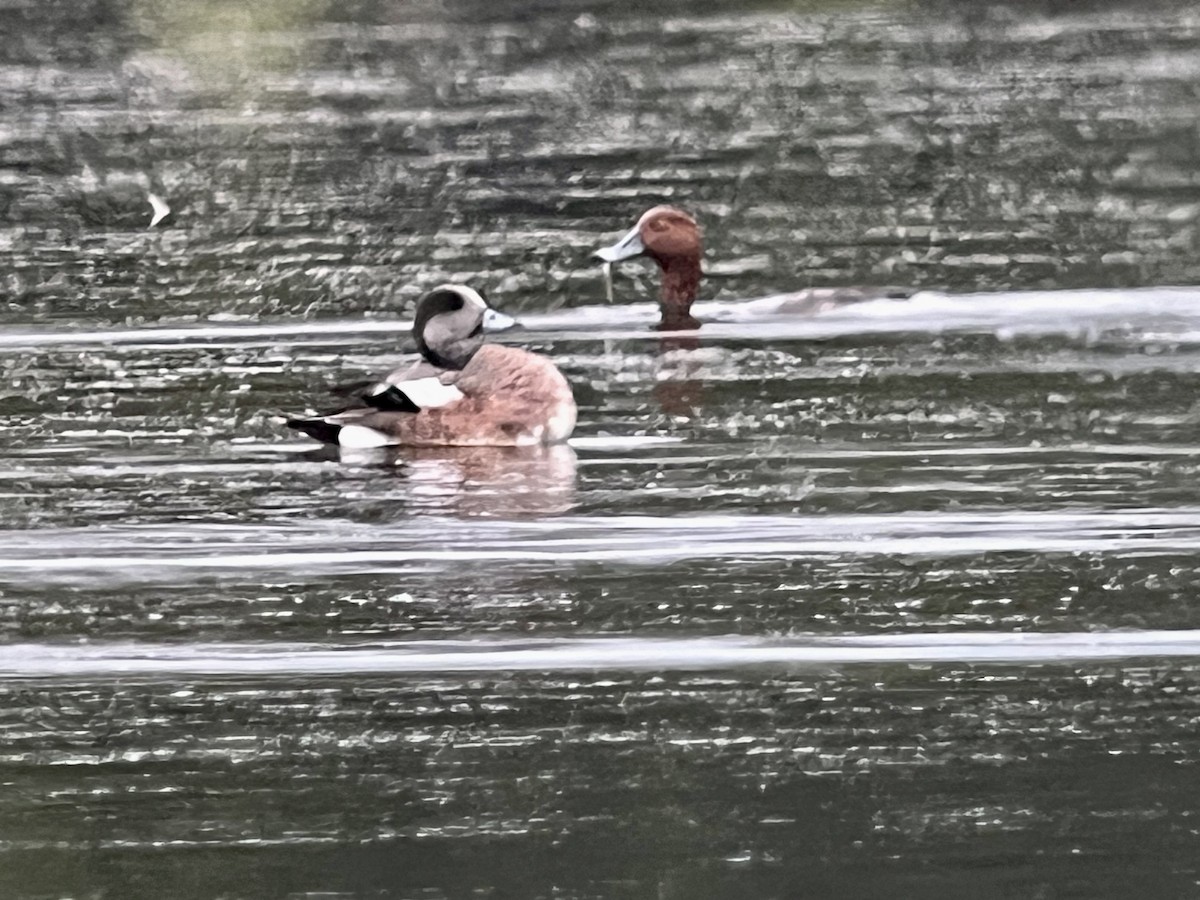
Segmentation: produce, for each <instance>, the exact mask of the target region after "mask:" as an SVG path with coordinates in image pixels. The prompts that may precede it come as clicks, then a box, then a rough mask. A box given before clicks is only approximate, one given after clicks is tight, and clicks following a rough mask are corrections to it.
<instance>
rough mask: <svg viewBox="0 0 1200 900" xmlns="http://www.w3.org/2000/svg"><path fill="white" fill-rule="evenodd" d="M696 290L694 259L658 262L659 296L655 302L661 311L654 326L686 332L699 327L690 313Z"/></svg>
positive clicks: (697, 278) (696, 264) (696, 263)
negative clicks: (660, 285)
mask: <svg viewBox="0 0 1200 900" xmlns="http://www.w3.org/2000/svg"><path fill="white" fill-rule="evenodd" d="M699 287H700V259H699V258H698V257H694V256H686V257H674V258H672V259H669V260H663V261H662V294H661V295H660V297H659V301H658V303H659V308H660V309H661V310H662V321H661V322H659V325H658V327H659V329H660V330H662V331H686V330H689V329H692V328H699V327H700V323H699V322H698V321H697V320H696V319H694V318H693V317H692V314H691V311H690V310H691V308H692V302H693V301H694V300H695V299H696V291H697V289H698V288H699Z"/></svg>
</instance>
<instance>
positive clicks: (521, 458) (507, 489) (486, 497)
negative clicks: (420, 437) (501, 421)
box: [301, 444, 576, 516]
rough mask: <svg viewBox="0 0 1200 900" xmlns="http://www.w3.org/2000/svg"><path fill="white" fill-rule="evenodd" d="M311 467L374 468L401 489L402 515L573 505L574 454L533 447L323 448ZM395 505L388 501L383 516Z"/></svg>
mask: <svg viewBox="0 0 1200 900" xmlns="http://www.w3.org/2000/svg"><path fill="white" fill-rule="evenodd" d="M301 455H302V456H303V458H305V459H308V460H311V461H321V462H328V461H338V462H342V463H345V464H347V465H354V466H365V467H378V468H380V469H382V470H384V471H386V472H389V473H393V474H394V475H395V476H396V477H397V478H398V479H400V480H401V482H402V483H403V485H404V490H403V493H404V497H405V501H406V502H405V501H401V503H400V505H399V509H401V510H402V512H403V514H404V515H408V514H410V513H411V512H413V510H414V508H419V509H424V510H429V511H437V512H452V513H460V514H464V515H472V516H514V515H554V514H557V513H564V512H568V511H569V510H570V509H571V508H572V507H573V506H574V505H575V468H576V462H575V451H574V450H573V449H572V448H571V447H570V446H569V445H568V444H542V445H539V446H535V447H375V448H366V449H356V448H351V447H334V446H330V445H328V444H327V445H325V446H324V447H317V448H314V449H312V450H306V451H304V452H303V453H302V454H301ZM397 508H398V507H397V504H396V502H395V501H394V500H389V501H388V503H387V504H386V509H387V515H389V516H390V515H393V514H395V512H396V510H397Z"/></svg>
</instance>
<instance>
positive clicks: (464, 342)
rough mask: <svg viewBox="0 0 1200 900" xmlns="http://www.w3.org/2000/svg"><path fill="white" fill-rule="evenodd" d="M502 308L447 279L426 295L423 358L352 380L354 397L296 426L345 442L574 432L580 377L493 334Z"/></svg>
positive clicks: (364, 444) (458, 442)
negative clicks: (492, 339) (490, 337)
mask: <svg viewBox="0 0 1200 900" xmlns="http://www.w3.org/2000/svg"><path fill="white" fill-rule="evenodd" d="M494 315H496V313H495V311H494V310H492V309H490V308H489V307H488V305H487V303H486V301H485V300H484V299H483V297H482V296H480V294H479V292H478V291H475V290H473V289H472V288H469V287H467V286H466V285H457V284H445V285H441V286H440V287H437V288H434V289H433V290H432V291H430V292H429V293H427V294H425V295H424V296H423V297H421V299H420V300H419V301H418V302H417V311H416V316H415V318H414V321H413V337H414V338H415V339H416V343H417V349H418V350H419V351H420V358H419V359H417V360H416V361H414V362H412V363H411V364H409V365H406V366H402V367H400V368H398V369H396V370H395V371H393V372H391V373H390V374H388V375H387V376H385V377H384V378H382V379H380V380H378V381H373V382H362V383H360V384H357V385H354V386H352V387H351V388H350V389H349V390H348V393H349V394H350V395H351V396H352V397H353V398H354V402H353V403H352V404H351V405H349V406H347V407H345V408H343V409H339V410H337V411H336V412H332V413H328V414H323V415H316V416H305V417H295V418H290V419H288V420H287V425H288V427H290V428H294V429H296V430H297V431H302V432H304V433H305V434H307V435H308V436H309V437H313V438H316V439H317V440H319V441H322V442H323V443H326V444H337V445H339V446H342V447H352V448H370V447H397V446H410V447H523V446H533V445H538V444H553V443H558V442H561V441H565V440H566V439H567V438H568V437H570V435H571V432H572V431H573V430H574V428H575V416H576V410H575V400H574V397H573V395H572V392H571V386H570V384H568V383H567V380H566V378H564V377H563V375H562V373H561V372H559V371H558V368H557V367H556V366H555V365H554V363H552V362H551V361H550V360H548V359H546V358H545V357H544V356H539V355H537V354H535V353H530V352H529V351H527V350H522V349H520V348H519V347H507V346H501V345H498V344H486V343H484V336H483V332H484V326H485V320H487V319H488V318H489V317H490V316H494Z"/></svg>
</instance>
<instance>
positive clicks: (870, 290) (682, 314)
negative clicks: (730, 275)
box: [593, 206, 911, 331]
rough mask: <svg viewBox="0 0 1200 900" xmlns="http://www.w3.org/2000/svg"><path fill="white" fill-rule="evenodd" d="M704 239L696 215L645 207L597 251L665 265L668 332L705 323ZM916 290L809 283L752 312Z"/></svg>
mask: <svg viewBox="0 0 1200 900" xmlns="http://www.w3.org/2000/svg"><path fill="white" fill-rule="evenodd" d="M703 254H704V241H703V239H702V237H701V234H700V226H699V225H698V224H697V223H696V220H695V219H694V218H693V217H692V216H690V215H689V214H688V213H686V212H684V211H683V210H682V209H678V208H676V207H674V206H655V207H652V208H651V209H648V210H646V212H644V213H643V214H642V217H641V218H640V219H638V220H637V224H636V225H634V226H633V228H631V229H630V230H629V232H628V233H626V234H625V236H624V237H622V238H621V239H620V240H619V241H617V242H616V243H615V244H613V245H611V246H609V247H603V248H601V249H600V250H597V251H596V252H595V253H594V254H593V256H594V257H596V258H597V259H600V260H602V261H603V262H605V263H606V264H612V263H616V262H620V261H621V260H624V259H632V258H633V257H635V256H648V257H650V258H651V259H653V260H654V261H655V262H656V263H658V265H659V268H661V269H662V290H661V293H660V295H659V300H658V305H659V309H660V310H661V312H662V319H661V321H660V322H659V324H658V327H659V329H661V330H663V331H686V330H690V329H694V328H699V327H700V322H699V320H697V319H696V318H695V317H694V316H693V315H692V314H691V307H692V303H693V302H694V301H695V299H696V291H697V290H698V289H699V287H700V279H701V271H700V257H701V256H703ZM910 294H911V291H906V290H903V289H901V288H893V287H878V288H875V287H867V288H853V287H832V288H809V289H807V290H802V291H796V292H794V293H789V294H780V295H779V296H776V297H764V298H763V299H761V300H755V301H751V302H750V303H748V304H747V308H748V310H749V311H751V312H754V313H761V314H766V315H774V314H789V315H790V314H797V315H810V314H813V313H818V312H822V311H824V310H826V309H832V308H834V307H837V306H842V305H844V304H847V303H860V302H862V301H864V300H877V299H881V298H885V297H886V298H903V297H907V296H909V295H910Z"/></svg>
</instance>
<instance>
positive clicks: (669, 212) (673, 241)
mask: <svg viewBox="0 0 1200 900" xmlns="http://www.w3.org/2000/svg"><path fill="white" fill-rule="evenodd" d="M703 252H704V244H703V241H702V239H701V236H700V226H699V225H697V224H696V220H695V219H693V218H692V217H691V216H690V215H688V214H687V213H685V212H684V211H683V210H681V209H677V208H676V207H674V206H655V207H652V208H651V209H648V210H646V212H644V213H643V214H642V217H641V218H640V219H638V221H637V224H636V225H634V226H633V228H632V229H630V231H629V232H628V233H627V234H626V235H625V236H624V237H622V238H621V239H620V240H619V241H617V242H616V243H615V244H613V245H612V246H609V247H603V248H601V249H600V250H597V251H596V252H595V253H594V254H592V255H593V256H594V257H595V258H596V259H599V260H601V261H603V262H605V263H614V262H620V261H621V260H623V259H632V258H633V257H635V256H648V257H650V258H651V259H653V260H654V261H655V262H657V263H658V265H659V267H660V268H661V269H662V272H663V281H662V295H661V298H660V300H659V305H660V307H661V308H662V323H661V326H660V327H662V328H668V329H677V328H698V327H699V325H700V323H699V322H697V321H696V320H695V319H693V318H692V317H691V315H690V313H689V312H688V309H689V308H690V307H691V305H692V302H693V301H694V300H695V299H696V290H697V288H698V287H699V285H700V257H701V255H702V254H703Z"/></svg>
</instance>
